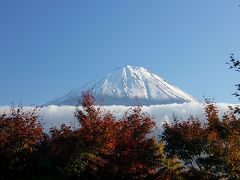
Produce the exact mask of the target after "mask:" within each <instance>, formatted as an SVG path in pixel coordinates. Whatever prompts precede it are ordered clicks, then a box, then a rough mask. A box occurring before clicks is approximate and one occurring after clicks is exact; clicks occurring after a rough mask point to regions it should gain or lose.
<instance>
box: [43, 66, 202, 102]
mask: <svg viewBox="0 0 240 180" xmlns="http://www.w3.org/2000/svg"><path fill="white" fill-rule="evenodd" d="M85 91H88V92H90V93H91V94H92V95H93V96H94V97H95V99H96V104H101V105H126V106H129V105H156V104H172V103H178V104H180V103H184V102H196V101H198V100H197V99H196V98H194V97H193V96H191V95H189V94H187V93H186V92H184V91H183V90H181V89H179V88H178V87H176V86H175V85H173V84H171V83H170V82H168V81H166V80H164V79H163V78H161V77H159V76H157V75H156V74H154V73H151V72H149V71H148V70H147V69H145V68H143V67H134V66H130V65H127V66H126V67H123V68H118V69H115V70H114V71H113V72H111V73H109V74H108V75H107V76H106V77H105V78H103V79H102V80H100V81H97V82H94V83H87V84H85V85H84V86H82V87H81V88H79V89H73V90H71V91H70V92H69V93H67V94H66V95H64V96H62V97H59V98H56V99H54V100H52V101H50V102H48V103H46V104H45V105H44V106H48V105H74V106H75V105H78V104H79V102H80V100H81V96H82V92H85Z"/></svg>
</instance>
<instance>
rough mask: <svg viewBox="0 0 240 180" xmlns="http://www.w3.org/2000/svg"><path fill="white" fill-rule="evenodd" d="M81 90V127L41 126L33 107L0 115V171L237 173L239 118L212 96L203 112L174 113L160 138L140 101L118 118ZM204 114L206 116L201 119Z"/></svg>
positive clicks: (156, 175)
mask: <svg viewBox="0 0 240 180" xmlns="http://www.w3.org/2000/svg"><path fill="white" fill-rule="evenodd" d="M94 103H95V101H94V98H93V97H92V96H91V95H90V94H84V95H83V101H82V106H81V108H77V109H76V111H75V117H76V119H77V120H78V122H79V128H72V127H70V126H67V125H65V124H62V125H61V127H60V128H56V127H53V128H51V129H50V131H49V133H48V134H46V133H44V132H43V127H42V125H41V124H40V123H39V122H38V120H39V119H38V116H37V115H36V111H37V109H33V110H28V111H26V110H23V108H22V107H21V106H19V107H12V108H11V109H10V113H3V114H1V115H0V179H156V180H161V179H224V178H225V179H239V178H240V176H239V174H240V119H239V117H238V115H237V114H236V113H234V111H235V110H234V108H230V109H229V112H226V113H225V114H224V116H222V117H220V116H219V113H218V108H217V106H216V104H215V103H213V102H211V101H210V100H206V102H205V117H206V118H205V120H204V121H203V120H202V119H201V120H200V119H199V118H198V117H192V116H190V117H189V118H188V119H187V120H186V121H182V120H181V121H180V120H178V118H177V117H176V116H174V121H173V122H172V123H165V124H164V126H163V132H162V134H161V138H160V139H158V140H156V138H155V137H154V136H153V133H152V130H153V129H154V128H155V122H154V119H153V118H152V117H151V116H150V115H148V114H146V113H143V112H142V111H141V108H140V107H135V108H131V109H129V110H128V111H127V112H125V113H124V114H123V115H122V117H121V118H120V119H117V118H116V117H114V115H113V114H112V113H111V112H108V111H104V110H103V109H102V108H101V107H100V106H96V105H95V104H94ZM203 122H204V123H203Z"/></svg>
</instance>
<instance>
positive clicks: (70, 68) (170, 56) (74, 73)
mask: <svg viewBox="0 0 240 180" xmlns="http://www.w3.org/2000/svg"><path fill="white" fill-rule="evenodd" d="M238 5H239V1H237V0H200V1H193V0H182V1H180V0H151V1H148V0H144V1H142V0H109V1H107V0H101V1H100V0H71V1H67V0H65V1H62V0H51V1H49V0H39V1H33V0H21V1H17V0H15V1H14V0H1V1H0V68H1V69H0V83H1V85H0V105H7V104H10V103H11V102H14V103H19V102H22V103H23V104H43V103H45V102H47V101H49V100H51V99H52V98H55V97H58V96H60V95H63V94H65V93H66V92H68V91H69V90H70V89H72V88H77V87H80V86H81V85H83V84H84V83H85V82H87V81H91V80H97V79H99V78H102V77H104V76H105V75H106V74H107V73H109V72H111V71H112V70H113V69H115V68H116V67H122V66H125V65H127V64H131V65H135V66H143V67H146V68H147V69H149V70H151V71H152V72H155V73H156V74H158V75H160V76H162V77H164V78H165V79H167V80H169V81H170V82H172V83H174V84H175V85H177V86H178V87H180V88H181V89H183V90H185V91H186V92H188V93H190V94H192V95H194V96H196V97H198V98H199V99H203V94H204V95H205V96H206V97H215V99H216V101H217V102H237V100H236V98H234V97H232V96H231V93H233V92H234V90H235V87H234V84H235V83H236V82H237V81H238V80H239V81H240V78H238V77H239V75H240V74H239V73H237V72H233V71H231V70H228V67H227V65H226V64H225V62H226V61H228V60H229V55H230V54H231V53H235V54H236V56H238V57H240V7H239V6H238Z"/></svg>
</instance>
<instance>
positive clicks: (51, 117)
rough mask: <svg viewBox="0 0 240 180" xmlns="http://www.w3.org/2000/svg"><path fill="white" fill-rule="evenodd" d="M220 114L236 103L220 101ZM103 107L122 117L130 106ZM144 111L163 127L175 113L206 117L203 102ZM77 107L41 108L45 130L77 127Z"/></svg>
mask: <svg viewBox="0 0 240 180" xmlns="http://www.w3.org/2000/svg"><path fill="white" fill-rule="evenodd" d="M217 106H218V108H219V114H220V115H221V116H222V115H223V113H224V112H226V111H228V106H235V104H224V103H218V104H217ZM9 108H10V107H9V106H2V107H0V113H2V112H4V111H5V112H7V111H8V110H9ZM31 108H33V107H24V109H31ZM102 108H103V109H105V110H107V111H110V112H113V114H114V115H115V116H116V117H118V118H119V117H121V116H122V115H123V113H124V112H126V111H127V110H128V109H129V108H130V107H129V106H103V107H102ZM142 109H143V111H144V112H147V113H149V114H150V115H152V116H153V117H154V118H155V120H156V124H157V127H158V128H159V129H161V126H162V124H163V123H164V122H171V120H172V117H173V114H175V115H177V116H178V117H179V118H180V119H182V120H186V119H187V118H188V117H189V116H190V115H193V116H198V117H200V118H201V119H204V106H203V104H202V103H184V104H169V105H153V106H143V107H142ZM75 110H76V107H74V106H55V105H51V106H48V107H43V108H40V109H39V111H38V114H39V116H40V121H41V122H42V123H44V127H45V131H46V132H48V130H49V128H50V127H53V126H56V127H59V126H60V125H61V124H62V123H65V124H67V125H71V126H72V127H77V126H78V122H77V120H76V118H75V117H74V112H75Z"/></svg>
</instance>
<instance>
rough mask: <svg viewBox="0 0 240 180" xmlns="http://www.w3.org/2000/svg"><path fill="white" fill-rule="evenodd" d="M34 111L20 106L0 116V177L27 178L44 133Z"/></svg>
mask: <svg viewBox="0 0 240 180" xmlns="http://www.w3.org/2000/svg"><path fill="white" fill-rule="evenodd" d="M36 110H37V109H36V108H35V109H34V110H28V111H24V110H23V108H22V106H18V107H14V106H12V107H11V109H10V113H2V114H1V115H0V177H1V178H10V179H11V178H13V177H14V175H15V174H18V178H20V177H24V176H28V174H30V171H29V169H31V165H32V164H31V158H32V157H33V154H34V152H35V151H36V150H37V148H38V146H39V144H40V143H41V141H42V139H43V136H44V133H43V127H42V125H41V124H40V123H39V122H38V116H37V115H36Z"/></svg>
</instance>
